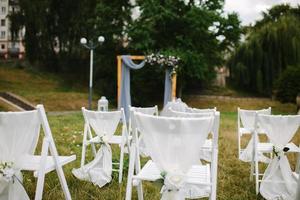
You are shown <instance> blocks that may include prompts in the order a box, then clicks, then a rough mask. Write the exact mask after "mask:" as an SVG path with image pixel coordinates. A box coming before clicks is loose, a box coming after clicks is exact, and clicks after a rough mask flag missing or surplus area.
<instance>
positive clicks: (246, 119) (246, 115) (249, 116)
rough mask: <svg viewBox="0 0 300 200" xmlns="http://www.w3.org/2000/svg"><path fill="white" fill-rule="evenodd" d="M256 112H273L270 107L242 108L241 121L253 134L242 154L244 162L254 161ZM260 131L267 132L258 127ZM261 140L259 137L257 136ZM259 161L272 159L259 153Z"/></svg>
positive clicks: (267, 113) (268, 113)
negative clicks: (258, 108)
mask: <svg viewBox="0 0 300 200" xmlns="http://www.w3.org/2000/svg"><path fill="white" fill-rule="evenodd" d="M256 113H258V114H266V115H270V114H271V112H270V110H269V109H262V110H257V111H256V110H242V109H241V110H240V118H241V122H242V124H243V126H244V128H245V129H247V130H249V132H250V133H251V134H252V136H251V139H250V141H249V142H248V144H247V147H246V148H245V149H244V151H243V152H242V153H241V155H240V160H242V161H244V162H252V156H253V142H254V140H253V131H254V129H255V128H256V127H255V116H256ZM257 128H258V129H257V130H258V132H259V133H262V132H265V130H263V129H260V128H259V127H257ZM257 139H258V141H257V142H259V138H258V137H257ZM258 161H260V162H264V163H269V162H270V159H269V158H268V157H266V156H264V155H263V154H262V153H259V154H258Z"/></svg>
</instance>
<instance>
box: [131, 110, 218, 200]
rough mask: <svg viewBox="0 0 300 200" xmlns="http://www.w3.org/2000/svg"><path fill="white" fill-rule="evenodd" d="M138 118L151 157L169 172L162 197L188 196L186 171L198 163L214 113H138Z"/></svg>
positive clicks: (177, 199)
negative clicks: (196, 115)
mask: <svg viewBox="0 0 300 200" xmlns="http://www.w3.org/2000/svg"><path fill="white" fill-rule="evenodd" d="M136 122H137V127H138V129H139V130H140V131H141V132H142V134H143V135H144V138H145V140H144V141H145V144H146V147H147V149H148V150H149V153H150V156H151V158H152V160H153V161H154V162H155V164H156V165H157V167H158V168H159V169H160V170H161V172H166V177H165V179H164V186H163V188H162V198H161V199H162V200H183V199H185V195H186V193H187V191H185V190H184V188H185V184H186V183H185V177H186V173H187V172H188V170H189V169H190V168H191V167H192V165H195V164H199V156H200V155H199V153H200V150H201V148H202V146H203V144H204V142H205V139H206V137H207V135H208V133H209V132H210V130H211V127H212V125H213V117H207V118H201V119H195V118H191V119H187V118H166V117H154V116H149V115H144V114H141V113H136Z"/></svg>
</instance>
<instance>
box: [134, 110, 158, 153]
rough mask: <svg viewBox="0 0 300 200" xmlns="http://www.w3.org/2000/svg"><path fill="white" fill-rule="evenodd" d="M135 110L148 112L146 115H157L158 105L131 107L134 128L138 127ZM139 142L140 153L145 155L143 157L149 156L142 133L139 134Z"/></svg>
mask: <svg viewBox="0 0 300 200" xmlns="http://www.w3.org/2000/svg"><path fill="white" fill-rule="evenodd" d="M133 112H139V113H143V114H146V115H157V114H158V110H157V106H153V107H131V112H130V121H131V122H130V123H131V128H132V129H135V127H136V125H135V119H134V114H133ZM138 142H139V153H140V155H141V156H143V157H148V156H149V153H148V152H147V149H146V146H145V142H144V139H143V135H142V134H141V135H140V136H139V141H138Z"/></svg>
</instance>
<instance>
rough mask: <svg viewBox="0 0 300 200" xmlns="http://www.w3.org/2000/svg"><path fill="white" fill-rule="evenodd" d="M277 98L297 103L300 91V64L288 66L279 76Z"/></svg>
mask: <svg viewBox="0 0 300 200" xmlns="http://www.w3.org/2000/svg"><path fill="white" fill-rule="evenodd" d="M277 89H278V91H277V99H278V100H280V101H281V102H291V103H295V100H296V96H297V94H298V93H300V65H298V66H290V67H288V68H287V69H286V70H285V71H284V72H283V73H282V74H281V76H280V77H279V79H278V85H277Z"/></svg>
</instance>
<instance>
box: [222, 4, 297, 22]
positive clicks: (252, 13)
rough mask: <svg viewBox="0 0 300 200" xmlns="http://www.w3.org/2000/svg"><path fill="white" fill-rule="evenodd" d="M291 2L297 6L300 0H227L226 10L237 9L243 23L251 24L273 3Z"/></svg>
mask: <svg viewBox="0 0 300 200" xmlns="http://www.w3.org/2000/svg"><path fill="white" fill-rule="evenodd" d="M281 3H290V4H291V5H293V6H295V5H297V4H300V0H225V6H224V10H225V12H232V11H235V12H237V13H238V14H239V16H240V19H241V21H242V24H243V25H249V23H252V24H253V23H254V22H255V21H256V20H259V19H261V17H262V15H261V13H262V12H263V11H267V10H268V9H269V8H271V7H272V6H273V5H276V4H281Z"/></svg>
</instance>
